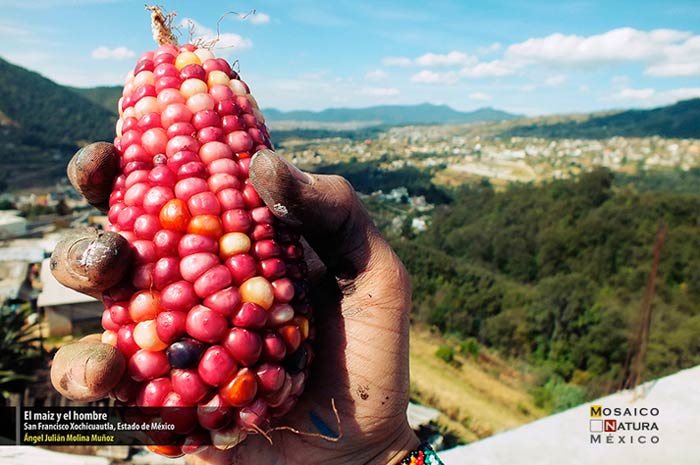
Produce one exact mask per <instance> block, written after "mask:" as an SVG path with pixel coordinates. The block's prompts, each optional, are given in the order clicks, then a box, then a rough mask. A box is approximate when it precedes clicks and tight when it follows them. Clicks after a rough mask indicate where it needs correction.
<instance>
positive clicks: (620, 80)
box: [610, 74, 630, 87]
mask: <svg viewBox="0 0 700 465" xmlns="http://www.w3.org/2000/svg"><path fill="white" fill-rule="evenodd" d="M610 82H612V85H613V86H615V87H628V86H629V84H630V78H629V76H625V75H623V74H618V75H615V76H613V77H612V79H611V80H610Z"/></svg>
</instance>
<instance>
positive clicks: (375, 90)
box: [362, 87, 401, 97]
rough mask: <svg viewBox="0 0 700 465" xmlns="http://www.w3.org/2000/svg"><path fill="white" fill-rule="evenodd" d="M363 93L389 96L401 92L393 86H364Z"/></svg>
mask: <svg viewBox="0 0 700 465" xmlns="http://www.w3.org/2000/svg"><path fill="white" fill-rule="evenodd" d="M362 93H363V94H365V95H374V96H375V97H391V96H392V95H399V94H400V93H401V92H400V91H399V89H397V88H395V87H365V88H363V89H362Z"/></svg>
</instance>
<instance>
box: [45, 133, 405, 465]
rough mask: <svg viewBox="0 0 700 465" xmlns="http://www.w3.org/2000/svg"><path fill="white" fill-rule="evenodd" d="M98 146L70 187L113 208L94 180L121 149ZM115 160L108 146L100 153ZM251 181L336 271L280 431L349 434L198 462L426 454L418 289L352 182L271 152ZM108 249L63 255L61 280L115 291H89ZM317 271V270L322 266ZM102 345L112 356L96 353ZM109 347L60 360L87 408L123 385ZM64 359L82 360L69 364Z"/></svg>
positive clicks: (285, 440) (218, 454)
mask: <svg viewBox="0 0 700 465" xmlns="http://www.w3.org/2000/svg"><path fill="white" fill-rule="evenodd" d="M90 147H91V146H89V147H88V148H86V149H83V150H82V151H81V152H79V153H78V154H76V157H74V160H73V161H71V166H74V167H75V168H74V169H73V173H72V174H71V175H70V177H71V181H72V182H73V184H74V185H75V186H76V188H78V189H79V191H81V192H82V193H84V192H86V189H89V192H90V195H91V196H92V198H90V197H88V198H89V200H91V201H92V202H93V203H95V204H98V205H101V206H102V207H104V206H105V199H106V195H105V194H108V191H109V188H110V186H109V183H103V184H102V186H101V187H99V188H97V187H96V186H95V185H94V183H91V182H90V180H91V179H94V178H95V172H96V170H97V169H98V166H100V165H105V164H107V165H108V166H112V165H111V163H112V162H111V161H105V160H108V159H111V157H115V156H116V155H115V154H114V153H113V150H112V154H111V155H110V156H108V157H105V156H104V155H103V154H102V155H100V156H97V155H96V154H95V153H93V152H94V150H93V149H91V148H90ZM105 150H106V149H105V146H102V147H101V148H100V149H99V151H100V152H104V151H105ZM107 151H108V150H107ZM69 173H70V171H69ZM250 177H251V182H252V183H253V185H254V186H255V188H256V190H257V191H258V193H259V194H260V197H261V198H262V199H263V200H264V202H265V203H266V204H267V205H268V206H269V207H270V208H271V209H272V211H273V212H274V213H275V214H276V215H277V216H278V217H279V218H280V220H281V221H283V222H286V223H287V224H289V225H290V226H292V227H294V228H295V229H296V230H298V231H299V232H300V233H301V234H302V235H303V236H304V237H305V238H306V240H307V241H308V243H309V244H310V246H311V247H312V248H313V250H314V251H315V253H316V254H317V255H318V257H319V258H320V260H321V261H322V262H323V264H324V265H325V270H324V273H323V274H322V275H321V276H319V277H318V279H316V280H315V281H316V283H315V285H314V289H313V293H312V295H313V299H314V315H315V319H316V326H317V337H316V341H315V344H314V348H315V359H314V361H313V363H312V365H311V368H310V377H309V381H308V384H307V388H306V391H305V393H304V395H303V396H302V397H301V398H300V399H299V402H298V403H297V405H296V406H295V407H294V408H293V410H292V411H291V412H290V413H289V414H288V415H286V416H285V417H283V418H282V419H281V421H280V422H279V424H280V425H287V426H290V427H292V428H294V429H296V430H297V431H301V432H308V433H326V434H328V432H329V431H332V432H334V433H336V434H337V433H339V432H341V431H342V435H341V436H340V438H339V439H338V440H337V442H331V441H329V440H327V439H322V438H318V437H311V436H303V435H297V434H294V433H291V432H289V431H274V432H272V433H271V435H270V436H271V439H272V441H273V444H272V445H270V444H269V443H268V442H267V440H266V439H265V438H263V437H262V436H259V435H249V436H248V438H247V439H246V440H245V441H244V442H243V443H241V444H240V445H238V446H236V447H234V448H233V449H230V450H227V451H220V450H216V449H214V448H209V449H207V450H205V451H204V452H202V453H199V454H197V455H196V456H194V457H191V458H190V460H191V461H193V462H195V463H201V464H203V463H207V464H218V463H221V464H223V463H243V464H245V463H251V464H252V463H256V464H257V463H266V464H267V463H270V464H297V463H298V464H302V463H303V464H307V463H323V464H342V463H352V464H360V463H376V464H387V463H397V462H398V461H400V460H401V458H403V457H404V456H405V455H406V453H407V452H408V451H410V450H411V449H414V448H415V447H416V446H417V445H418V439H417V438H416V436H415V435H414V434H413V432H412V431H411V429H410V427H409V426H408V422H407V420H406V414H405V412H406V406H407V403H408V397H409V373H408V312H409V308H410V283H409V279H408V276H407V273H406V271H405V269H404V267H403V265H402V264H401V262H400V260H399V259H398V257H397V256H396V255H395V254H394V252H393V251H392V250H391V248H390V246H389V245H388V244H387V243H386V241H384V239H383V238H382V237H381V235H380V233H379V232H378V231H377V229H376V227H375V226H374V225H373V223H372V221H371V219H370V218H369V215H368V214H367V212H366V210H365V209H364V208H363V206H362V204H361V202H360V201H359V199H358V198H357V195H356V194H355V192H354V191H353V189H352V187H351V186H350V185H349V183H348V182H347V181H345V180H344V179H343V178H340V177H338V176H317V175H309V174H306V173H303V172H301V171H299V170H298V169H296V168H295V167H293V166H292V165H290V164H288V163H287V162H285V161H284V160H282V159H281V158H280V157H278V156H276V155H275V154H274V153H273V152H271V151H262V152H259V153H257V154H256V155H255V156H254V158H253V160H252V163H251V168H250ZM81 180H87V181H85V182H82V183H81ZM105 189H106V191H105ZM108 235H109V236H111V234H107V233H104V234H102V236H98V237H95V236H93V239H92V240H93V241H94V242H96V243H98V244H103V243H105V241H106V240H107V239H105V238H104V237H105V236H108ZM80 240H83V241H84V240H85V239H84V238H74V239H71V241H72V242H71V244H75V243H78V242H79V241H80ZM118 242H119V241H115V240H111V242H110V243H109V244H105V247H117V248H118V250H117V249H114V251H115V254H116V255H119V256H122V254H127V253H128V247H123V248H122V245H121V244H120V243H118ZM98 249H101V247H96V246H94V247H78V248H75V247H71V246H70V245H66V246H63V247H61V248H57V249H56V252H55V253H54V256H55V258H56V259H55V262H56V263H57V264H59V263H60V264H63V265H61V266H57V267H56V269H55V270H54V272H55V274H56V277H57V278H58V279H59V281H61V282H63V283H64V284H66V285H67V286H69V287H73V288H77V289H78V290H80V291H81V292H86V293H92V294H93V295H95V294H97V293H99V292H100V291H101V290H103V289H105V288H107V287H109V286H105V283H104V281H105V279H104V277H103V279H102V281H101V282H99V283H96V284H97V285H96V287H94V288H90V286H89V285H88V284H86V283H89V282H93V281H94V274H92V275H91V271H92V270H94V269H96V267H98V266H100V265H99V263H101V261H102V260H103V259H104V257H105V256H106V255H108V254H104V253H102V254H95V253H94V251H95V250H98ZM71 253H72V254H73V255H71ZM78 253H79V254H80V257H79V258H78V259H76V257H75V254H78ZM52 263H54V260H53V259H52ZM310 268H312V269H313V268H316V269H318V267H317V266H314V264H310ZM121 273H122V274H123V271H121ZM112 275H113V276H112V278H113V279H115V281H114V282H117V281H118V280H119V278H120V277H121V275H120V274H119V273H118V272H117V271H113V273H112ZM91 276H93V277H91ZM107 281H109V279H107ZM76 346H77V348H76ZM100 346H101V347H103V348H102V349H97V347H100ZM100 346H92V347H91V348H88V347H87V346H85V345H84V343H80V342H79V343H77V344H74V345H72V346H67V347H66V348H64V349H61V351H59V353H58V354H57V356H56V359H55V361H54V366H53V368H52V380H54V385H56V388H57V389H59V391H61V392H62V393H64V395H67V396H68V397H72V396H74V395H78V396H79V397H80V398H83V399H85V398H86V394H87V393H90V394H92V396H91V397H92V398H94V397H99V396H104V395H105V394H107V393H108V392H109V390H110V389H109V387H107V386H108V385H109V384H110V382H116V380H114V379H106V378H107V377H106V376H105V375H106V372H110V373H112V376H113V378H117V379H118V377H116V376H114V370H111V371H110V370H105V368H104V365H100V364H99V363H95V362H94V360H97V359H98V357H96V356H95V355H94V354H95V353H96V352H95V350H103V351H107V352H110V353H111V350H113V348H110V347H109V346H105V345H104V344H102V345H100ZM104 347H107V348H104ZM62 351H74V353H73V354H71V356H70V357H62V356H61V355H62V354H61V352H62ZM122 366H123V362H122ZM76 367H78V368H76ZM81 367H82V368H81ZM66 379H68V380H71V382H66V381H65V380H66ZM56 380H64V382H63V385H57V383H56ZM112 385H113V384H112ZM95 387H98V388H100V391H99V392H97V391H95V390H94V389H95ZM93 391H94V392H93ZM332 402H334V403H335V406H336V408H337V413H338V417H339V422H340V424H339V425H338V424H337V421H336V415H335V413H334V411H333V409H332ZM319 420H320V422H321V423H323V424H320V422H319ZM324 425H325V426H324ZM339 430H340V431H339Z"/></svg>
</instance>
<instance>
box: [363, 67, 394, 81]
mask: <svg viewBox="0 0 700 465" xmlns="http://www.w3.org/2000/svg"><path fill="white" fill-rule="evenodd" d="M388 76H389V75H388V74H387V73H386V71H384V70H381V69H373V70H370V71H367V73H366V74H365V79H367V80H368V81H383V80H384V79H386V78H387V77H388Z"/></svg>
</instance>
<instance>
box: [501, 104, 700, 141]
mask: <svg viewBox="0 0 700 465" xmlns="http://www.w3.org/2000/svg"><path fill="white" fill-rule="evenodd" d="M502 135H503V136H521V137H545V138H578V139H605V138H608V137H614V136H621V137H649V136H655V135H656V136H662V137H678V138H685V137H689V138H697V137H700V99H698V98H696V99H691V100H685V101H681V102H678V103H675V104H673V105H670V106H666V107H660V108H654V109H652V110H628V111H621V112H619V113H614V114H612V115H605V116H593V117H591V118H589V119H587V120H585V121H575V120H572V121H564V122H561V123H555V124H522V125H517V126H515V127H513V128H512V129H510V130H508V131H506V132H504V133H503V134H502Z"/></svg>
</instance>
